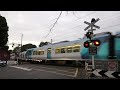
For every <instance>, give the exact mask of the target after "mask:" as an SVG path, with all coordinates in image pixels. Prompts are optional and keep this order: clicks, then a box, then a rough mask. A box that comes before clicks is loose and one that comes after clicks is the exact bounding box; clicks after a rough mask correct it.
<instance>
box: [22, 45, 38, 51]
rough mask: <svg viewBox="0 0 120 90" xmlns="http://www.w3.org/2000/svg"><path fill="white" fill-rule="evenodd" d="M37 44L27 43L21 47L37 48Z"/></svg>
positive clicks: (23, 48) (24, 48) (23, 49)
mask: <svg viewBox="0 0 120 90" xmlns="http://www.w3.org/2000/svg"><path fill="white" fill-rule="evenodd" d="M36 47H37V46H36V45H33V44H25V45H23V46H22V48H21V51H22V52H23V51H26V50H27V49H30V48H36Z"/></svg>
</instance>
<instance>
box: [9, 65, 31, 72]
mask: <svg viewBox="0 0 120 90" xmlns="http://www.w3.org/2000/svg"><path fill="white" fill-rule="evenodd" d="M9 67H13V68H18V69H22V70H26V71H31V70H32V69H28V68H23V67H18V66H9Z"/></svg>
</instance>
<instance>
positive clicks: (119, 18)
mask: <svg viewBox="0 0 120 90" xmlns="http://www.w3.org/2000/svg"><path fill="white" fill-rule="evenodd" d="M60 12H61V11H0V14H1V15H2V16H4V17H5V18H6V20H7V23H8V26H9V32H8V34H9V37H8V38H9V39H8V41H9V42H8V45H9V49H12V47H11V45H10V43H19V44H20V42H21V35H22V34H23V40H22V43H23V45H24V44H28V43H32V44H35V45H36V46H38V45H39V43H40V42H41V41H48V42H50V40H51V39H53V43H54V42H59V41H64V40H70V41H72V40H77V39H79V38H83V36H84V34H85V33H86V31H84V29H85V28H86V27H87V26H88V25H86V24H85V23H84V21H88V22H91V19H92V18H95V19H97V18H99V19H100V20H99V21H98V22H97V23H96V25H98V26H100V29H97V30H96V31H94V33H99V32H106V31H110V32H113V34H115V33H116V32H119V31H120V11H62V14H61V17H60V18H59V20H58V22H57V24H56V25H55V26H54V28H53V29H52V31H51V33H50V34H49V35H48V37H46V35H47V34H48V33H49V31H50V28H51V27H52V26H53V24H54V23H55V21H56V19H57V18H58V16H59V14H60ZM45 37H46V38H45Z"/></svg>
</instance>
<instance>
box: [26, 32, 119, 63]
mask: <svg viewBox="0 0 120 90" xmlns="http://www.w3.org/2000/svg"><path fill="white" fill-rule="evenodd" d="M111 36H113V35H112V34H111V33H110V32H104V33H99V34H96V35H94V38H93V40H95V39H98V40H100V42H101V44H100V46H98V47H97V55H95V59H96V60H108V59H109V56H110V55H112V54H111V51H112V52H115V53H114V56H116V57H117V58H118V59H119V58H120V37H119V35H117V37H116V36H115V37H114V44H115V45H114V46H113V47H112V48H111V47H110V46H111V44H110V43H111V40H110V39H111ZM86 40H88V39H87V38H84V39H80V40H74V41H62V42H58V43H53V44H48V45H45V46H42V47H39V48H31V49H28V50H27V51H26V54H25V55H26V59H27V60H32V61H44V62H46V61H53V62H54V61H56V62H59V61H64V62H66V61H81V62H82V61H86V60H91V55H90V54H89V50H88V48H85V47H84V45H83V44H84V42H85V41H86Z"/></svg>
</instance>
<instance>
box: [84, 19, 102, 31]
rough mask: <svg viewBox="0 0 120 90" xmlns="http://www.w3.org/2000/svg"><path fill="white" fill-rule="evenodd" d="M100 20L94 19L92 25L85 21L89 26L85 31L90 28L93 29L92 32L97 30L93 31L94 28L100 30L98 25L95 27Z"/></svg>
mask: <svg viewBox="0 0 120 90" xmlns="http://www.w3.org/2000/svg"><path fill="white" fill-rule="evenodd" d="M99 20H100V19H99V18H98V19H96V20H95V19H94V18H92V20H91V23H89V22H87V21H84V23H85V24H87V25H89V26H88V27H86V28H85V29H84V30H85V31H86V30H87V29H89V28H90V27H91V30H92V31H93V30H96V29H93V27H95V28H98V29H99V28H100V27H99V26H97V25H95V23H96V22H98V21H99Z"/></svg>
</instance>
